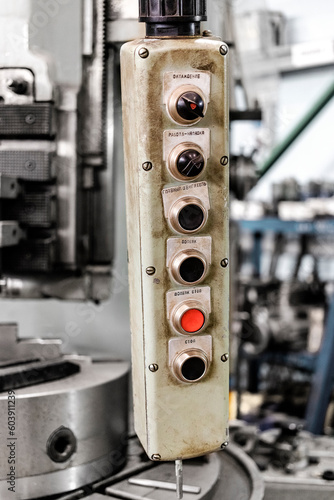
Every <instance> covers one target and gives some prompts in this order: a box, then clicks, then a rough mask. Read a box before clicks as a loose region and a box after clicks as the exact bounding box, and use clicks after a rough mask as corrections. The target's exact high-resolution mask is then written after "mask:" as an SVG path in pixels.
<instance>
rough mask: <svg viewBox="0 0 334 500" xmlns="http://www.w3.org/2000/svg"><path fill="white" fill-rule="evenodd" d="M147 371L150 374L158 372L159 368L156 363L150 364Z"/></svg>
mask: <svg viewBox="0 0 334 500" xmlns="http://www.w3.org/2000/svg"><path fill="white" fill-rule="evenodd" d="M148 369H149V370H150V372H157V371H158V370H159V366H158V365H157V364H156V363H152V364H150V365H149V367H148Z"/></svg>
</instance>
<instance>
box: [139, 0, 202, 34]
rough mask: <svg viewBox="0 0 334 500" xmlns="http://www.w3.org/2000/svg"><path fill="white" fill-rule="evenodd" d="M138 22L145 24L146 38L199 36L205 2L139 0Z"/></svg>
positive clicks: (200, 0)
mask: <svg viewBox="0 0 334 500" xmlns="http://www.w3.org/2000/svg"><path fill="white" fill-rule="evenodd" d="M139 20H140V21H142V22H145V23H146V36H152V37H175V36H196V35H200V22H201V21H206V0H191V1H189V2H184V1H183V0H139Z"/></svg>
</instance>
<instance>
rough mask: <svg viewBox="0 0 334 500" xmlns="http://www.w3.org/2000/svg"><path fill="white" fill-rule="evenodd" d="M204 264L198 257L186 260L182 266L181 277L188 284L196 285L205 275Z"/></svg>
mask: <svg viewBox="0 0 334 500" xmlns="http://www.w3.org/2000/svg"><path fill="white" fill-rule="evenodd" d="M204 270H205V268H204V263H203V261H202V260H201V259H198V258H197V257H189V258H188V259H185V260H184V261H183V262H182V264H181V266H180V276H181V278H182V279H183V281H186V282H187V283H196V282H197V281H199V280H200V279H201V278H202V276H203V274H204Z"/></svg>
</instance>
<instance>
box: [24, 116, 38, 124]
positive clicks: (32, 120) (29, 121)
mask: <svg viewBox="0 0 334 500" xmlns="http://www.w3.org/2000/svg"><path fill="white" fill-rule="evenodd" d="M35 121H36V116H35V115H33V114H31V113H30V114H29V115H27V116H26V117H25V122H26V123H27V124H28V125H32V124H33V123H35Z"/></svg>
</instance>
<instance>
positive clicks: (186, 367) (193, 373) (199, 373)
mask: <svg viewBox="0 0 334 500" xmlns="http://www.w3.org/2000/svg"><path fill="white" fill-rule="evenodd" d="M205 371H206V363H205V361H204V360H203V359H202V358H199V357H197V356H193V357H191V358H189V359H187V360H186V361H185V362H184V363H183V365H182V369H181V373H182V377H183V378H184V380H186V381H189V382H195V381H196V380H199V379H201V378H202V377H203V375H204V374H205Z"/></svg>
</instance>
